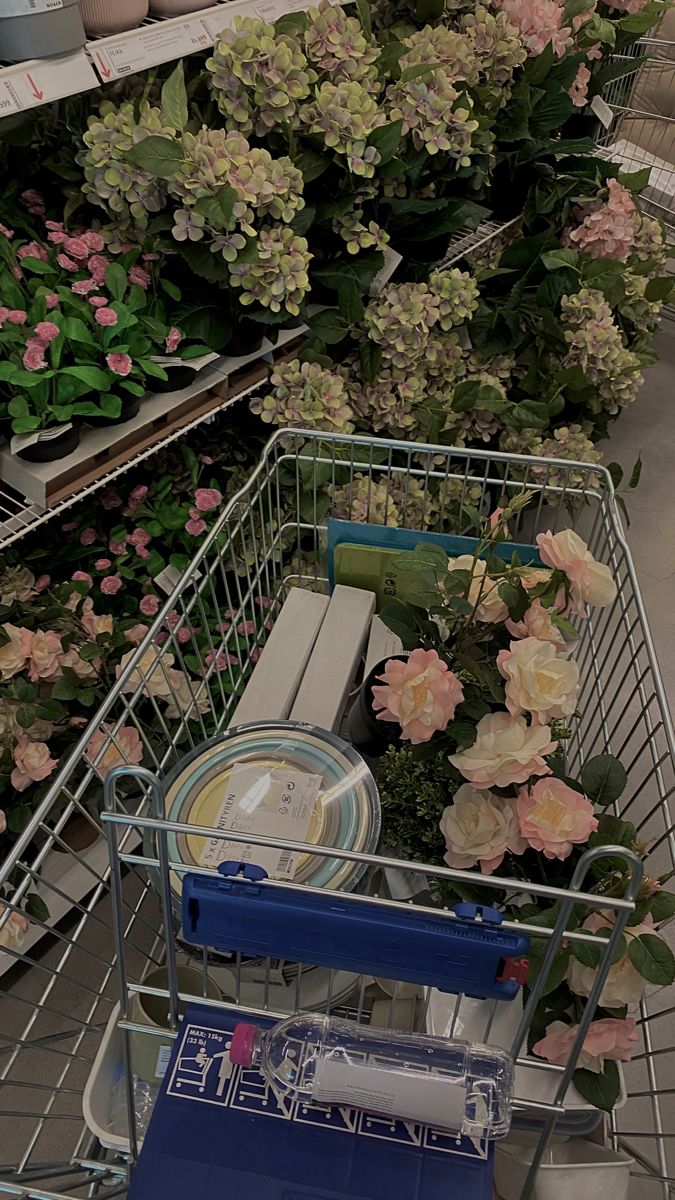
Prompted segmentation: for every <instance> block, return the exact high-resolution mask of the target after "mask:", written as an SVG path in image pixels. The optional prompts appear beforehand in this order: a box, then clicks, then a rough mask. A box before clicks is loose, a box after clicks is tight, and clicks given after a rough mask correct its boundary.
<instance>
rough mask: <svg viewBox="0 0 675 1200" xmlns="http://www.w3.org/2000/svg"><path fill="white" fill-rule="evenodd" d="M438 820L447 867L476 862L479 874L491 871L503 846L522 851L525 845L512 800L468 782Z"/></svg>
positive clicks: (458, 791) (499, 856)
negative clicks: (480, 790)
mask: <svg viewBox="0 0 675 1200" xmlns="http://www.w3.org/2000/svg"><path fill="white" fill-rule="evenodd" d="M439 824H440V830H441V833H442V834H443V837H444V838H445V844H446V847H447V852H446V853H445V855H444V856H443V857H444V858H445V861H446V863H447V864H448V866H449V867H457V868H459V869H462V868H469V867H473V866H475V865H476V863H477V862H478V863H480V869H481V871H482V872H483V874H485V875H491V874H492V872H493V871H494V870H496V868H497V867H498V866H499V865H500V863H501V861H502V859H503V858H504V855H505V854H506V851H507V850H511V851H512V853H513V854H522V852H523V850H525V849H526V848H527V843H526V842H525V840H524V839H523V838H522V837H521V836H520V831H519V828H518V816H517V814H516V808H515V802H514V801H513V800H502V799H500V797H499V796H493V794H492V792H478V791H476V789H475V788H472V786H471V784H470V783H463V784H462V786H461V787H460V788H458V789H457V791H456V792H455V795H454V800H453V803H452V804H449V805H448V807H447V808H446V809H445V810H444V812H443V816H442V817H441V819H440V822H439Z"/></svg>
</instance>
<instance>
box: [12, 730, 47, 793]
mask: <svg viewBox="0 0 675 1200" xmlns="http://www.w3.org/2000/svg"><path fill="white" fill-rule="evenodd" d="M12 757H13V758H14V763H15V766H14V770H13V771H12V774H11V776H10V782H11V784H12V787H13V788H15V789H16V791H17V792H25V790H26V788H27V787H30V785H31V783H40V782H41V780H43V779H46V778H47V776H48V775H51V773H52V771H53V770H54V768H55V766H56V763H57V759H55V758H52V756H51V754H50V753H49V746H48V745H47V744H46V743H45V742H34V741H32V740H31V738H29V736H28V734H27V733H23V734H22V735H21V737H20V738H19V740H18V742H17V743H16V745H15V747H14V750H13V752H12Z"/></svg>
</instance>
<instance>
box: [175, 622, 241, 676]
mask: <svg viewBox="0 0 675 1200" xmlns="http://www.w3.org/2000/svg"><path fill="white" fill-rule="evenodd" d="M181 633H182V630H181ZM214 663H215V666H216V671H225V670H227V668H228V667H229V666H233V667H238V666H239V659H238V658H237V656H236V654H228V652H227V650H219V651H218V653H217V654H215V653H214V651H213V650H209V652H208V654H207V655H206V658H205V659H204V665H205V666H206V668H207V670H208V668H209V667H210V666H212V665H213V664H214Z"/></svg>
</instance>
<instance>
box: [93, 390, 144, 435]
mask: <svg viewBox="0 0 675 1200" xmlns="http://www.w3.org/2000/svg"><path fill="white" fill-rule="evenodd" d="M140 407H141V397H140V396H130V397H129V399H128V400H122V408H121V410H120V415H119V417H104V416H103V415H101V416H100V417H87V425H91V426H93V428H94V429H101V428H102V427H103V426H105V425H124V422H125V421H130V420H131V419H132V417H135V416H137V415H138V413H139V411H140Z"/></svg>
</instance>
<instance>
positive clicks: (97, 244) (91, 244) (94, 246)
mask: <svg viewBox="0 0 675 1200" xmlns="http://www.w3.org/2000/svg"><path fill="white" fill-rule="evenodd" d="M82 240H83V242H86V243H87V248H88V250H89V252H90V253H91V254H96V253H98V251H99V250H103V249H104V248H105V242H104V241H103V238H102V237H101V235H100V233H97V232H96V230H95V229H88V230H87V232H86V233H83V234H82Z"/></svg>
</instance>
